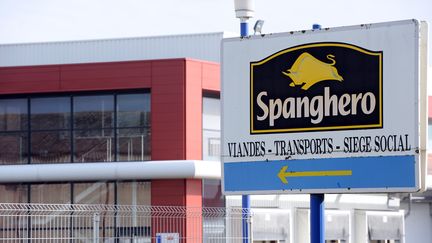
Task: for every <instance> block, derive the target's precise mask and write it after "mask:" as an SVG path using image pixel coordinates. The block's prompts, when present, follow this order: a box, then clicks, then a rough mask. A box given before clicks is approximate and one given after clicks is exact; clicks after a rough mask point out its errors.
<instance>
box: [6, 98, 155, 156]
mask: <svg viewBox="0 0 432 243" xmlns="http://www.w3.org/2000/svg"><path fill="white" fill-rule="evenodd" d="M150 126H151V119H150V94H149V93H134V94H104V95H79V96H78V95H77V96H73V95H72V96H63V97H29V98H22V99H1V100H0V164H17V163H24V164H25V163H59V162H98V161H134V160H149V159H150V151H151V148H150V128H151V127H150Z"/></svg>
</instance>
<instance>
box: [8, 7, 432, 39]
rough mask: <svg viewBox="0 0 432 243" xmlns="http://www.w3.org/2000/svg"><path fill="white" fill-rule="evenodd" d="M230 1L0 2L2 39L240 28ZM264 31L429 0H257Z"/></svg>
mask: <svg viewBox="0 0 432 243" xmlns="http://www.w3.org/2000/svg"><path fill="white" fill-rule="evenodd" d="M233 2H234V1H233V0H0V43H20V42H45V41H63V40H82V39H100V38H115V37H135V36H151V35H170V34H182V33H199V32H216V31H229V32H237V33H238V32H239V30H238V25H239V24H238V20H237V19H235V15H234V3H233ZM255 3H256V4H255V5H256V14H255V18H254V19H252V20H251V22H252V23H254V22H255V20H256V19H264V20H265V24H264V28H263V32H264V33H274V32H285V31H291V30H301V29H310V28H311V25H312V24H313V23H320V24H321V25H322V26H323V27H335V26H344V25H354V24H361V23H374V22H382V21H390V20H401V19H411V18H416V19H420V20H427V21H428V22H429V23H432V0H357V1H349V0H327V1H324V0H302V1H293V0H255Z"/></svg>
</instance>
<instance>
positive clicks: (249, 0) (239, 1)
mask: <svg viewBox="0 0 432 243" xmlns="http://www.w3.org/2000/svg"><path fill="white" fill-rule="evenodd" d="M234 9H235V13H236V17H237V18H239V19H240V36H241V37H245V36H248V35H249V34H248V28H249V26H248V20H249V19H250V18H252V17H253V16H254V14H255V2H254V1H253V0H234Z"/></svg>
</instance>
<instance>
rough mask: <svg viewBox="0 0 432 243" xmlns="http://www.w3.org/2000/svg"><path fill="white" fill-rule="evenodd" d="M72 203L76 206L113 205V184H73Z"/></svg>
mask: <svg viewBox="0 0 432 243" xmlns="http://www.w3.org/2000/svg"><path fill="white" fill-rule="evenodd" d="M73 188H74V189H73V194H74V195H73V198H74V200H73V203H76V204H114V183H113V182H110V183H109V182H94V183H74V185H73Z"/></svg>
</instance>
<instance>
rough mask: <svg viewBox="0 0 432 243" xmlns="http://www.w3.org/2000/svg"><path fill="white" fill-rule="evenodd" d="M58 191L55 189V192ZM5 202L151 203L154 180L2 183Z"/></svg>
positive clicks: (0, 188)
mask: <svg viewBox="0 0 432 243" xmlns="http://www.w3.org/2000/svg"><path fill="white" fill-rule="evenodd" d="M53 192H55V193H53ZM0 194H1V195H2V196H1V197H0V202H1V203H54V204H57V203H58V204H64V203H66V204H70V203H76V204H119V205H150V200H151V197H150V196H151V193H150V182H117V183H115V182H89V183H51V184H27V185H25V184H3V185H0Z"/></svg>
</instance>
